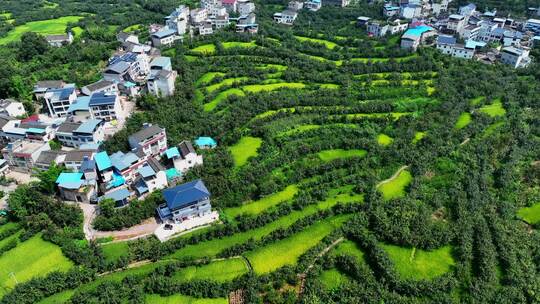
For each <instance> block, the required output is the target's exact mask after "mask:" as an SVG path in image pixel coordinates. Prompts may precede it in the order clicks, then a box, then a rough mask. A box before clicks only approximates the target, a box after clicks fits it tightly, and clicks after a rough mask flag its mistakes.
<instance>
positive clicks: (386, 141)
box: [377, 134, 394, 146]
mask: <svg viewBox="0 0 540 304" xmlns="http://www.w3.org/2000/svg"><path fill="white" fill-rule="evenodd" d="M393 141H394V139H393V138H392V137H390V136H388V135H386V134H379V135H378V136H377V143H378V144H379V145H381V146H388V145H390V144H392V142H393Z"/></svg>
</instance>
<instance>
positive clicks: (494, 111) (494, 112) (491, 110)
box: [479, 100, 506, 117]
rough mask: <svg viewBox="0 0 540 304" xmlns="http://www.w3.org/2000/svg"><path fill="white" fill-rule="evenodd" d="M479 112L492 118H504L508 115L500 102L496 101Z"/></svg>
mask: <svg viewBox="0 0 540 304" xmlns="http://www.w3.org/2000/svg"><path fill="white" fill-rule="evenodd" d="M479 111H480V112H482V113H485V114H487V115H489V116H490V117H497V116H504V114H506V110H505V109H504V108H503V105H502V102H501V101H500V100H495V101H494V102H493V103H492V104H490V105H485V106H483V107H481V108H480V109H479Z"/></svg>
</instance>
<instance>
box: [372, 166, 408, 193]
mask: <svg viewBox="0 0 540 304" xmlns="http://www.w3.org/2000/svg"><path fill="white" fill-rule="evenodd" d="M407 168H409V165H405V166H402V167H401V168H399V169H398V170H397V171H396V173H394V175H392V176H390V177H389V178H387V179H385V180H383V181H381V182H379V183H378V184H377V185H376V186H375V188H379V187H380V186H381V185H382V184H385V183H388V182H391V181H392V180H393V179H395V178H397V177H398V176H399V174H400V173H401V171H403V170H405V169H407Z"/></svg>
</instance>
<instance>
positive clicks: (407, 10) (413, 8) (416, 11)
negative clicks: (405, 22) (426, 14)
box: [401, 4, 422, 19]
mask: <svg viewBox="0 0 540 304" xmlns="http://www.w3.org/2000/svg"><path fill="white" fill-rule="evenodd" d="M401 17H402V18H405V19H413V18H420V17H422V6H420V5H418V4H408V5H406V6H403V7H401Z"/></svg>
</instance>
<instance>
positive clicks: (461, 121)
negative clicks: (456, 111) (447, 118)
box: [454, 112, 472, 130]
mask: <svg viewBox="0 0 540 304" xmlns="http://www.w3.org/2000/svg"><path fill="white" fill-rule="evenodd" d="M471 120H472V117H471V114H470V113H467V112H465V113H461V115H460V116H459V118H458V120H457V121H456V124H455V126H454V128H456V129H457V130H460V129H463V128H465V127H466V126H467V125H468V124H470V123H471Z"/></svg>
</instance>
